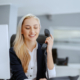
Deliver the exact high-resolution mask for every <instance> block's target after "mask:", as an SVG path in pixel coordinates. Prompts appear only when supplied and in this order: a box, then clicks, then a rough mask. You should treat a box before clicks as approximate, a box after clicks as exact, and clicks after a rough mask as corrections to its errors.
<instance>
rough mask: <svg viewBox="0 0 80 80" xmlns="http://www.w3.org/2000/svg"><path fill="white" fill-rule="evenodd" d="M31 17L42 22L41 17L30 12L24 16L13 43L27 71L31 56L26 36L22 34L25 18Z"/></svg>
mask: <svg viewBox="0 0 80 80" xmlns="http://www.w3.org/2000/svg"><path fill="white" fill-rule="evenodd" d="M29 18H35V19H36V20H38V21H39V24H40V20H39V18H37V17H36V16H34V15H32V14H28V15H26V16H24V17H22V18H21V20H20V21H19V24H18V27H17V33H16V38H15V40H14V43H13V44H14V51H15V53H16V55H17V57H18V58H19V59H20V61H21V63H22V67H23V70H24V72H25V73H26V72H27V70H28V65H29V62H30V58H31V57H30V54H29V52H28V49H27V46H26V45H25V42H24V36H23V35H22V34H21V28H22V25H23V23H24V20H25V19H29ZM40 28H41V26H40Z"/></svg>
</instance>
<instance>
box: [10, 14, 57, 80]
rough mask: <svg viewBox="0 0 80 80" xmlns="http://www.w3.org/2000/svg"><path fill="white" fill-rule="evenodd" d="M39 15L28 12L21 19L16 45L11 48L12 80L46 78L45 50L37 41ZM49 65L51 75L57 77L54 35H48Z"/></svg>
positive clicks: (40, 79)
mask: <svg viewBox="0 0 80 80" xmlns="http://www.w3.org/2000/svg"><path fill="white" fill-rule="evenodd" d="M40 28H41V26H40V20H39V18H38V17H36V16H34V15H32V14H28V15H26V16H24V17H22V19H21V20H20V22H19V24H18V27H17V33H16V38H15V40H14V46H13V47H11V48H10V67H11V73H12V76H11V79H10V80H27V79H31V80H46V66H45V62H44V51H43V50H41V45H40V44H39V43H38V42H37V41H36V39H37V38H38V35H39V32H40ZM45 43H47V44H48V46H47V66H48V71H49V76H50V78H51V77H55V76H56V71H55V67H54V63H53V58H52V46H53V37H52V35H51V37H47V38H46V40H45Z"/></svg>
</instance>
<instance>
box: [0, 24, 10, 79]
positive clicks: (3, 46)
mask: <svg viewBox="0 0 80 80" xmlns="http://www.w3.org/2000/svg"><path fill="white" fill-rule="evenodd" d="M9 62H10V61H9V41H8V25H0V79H9V78H10V63H9Z"/></svg>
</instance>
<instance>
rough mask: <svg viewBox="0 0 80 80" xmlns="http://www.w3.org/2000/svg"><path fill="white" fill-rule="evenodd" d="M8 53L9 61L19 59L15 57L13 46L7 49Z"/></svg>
mask: <svg viewBox="0 0 80 80" xmlns="http://www.w3.org/2000/svg"><path fill="white" fill-rule="evenodd" d="M9 55H10V60H11V61H13V60H18V61H20V59H19V58H18V57H17V55H16V53H15V51H14V48H13V47H11V48H10V49H9Z"/></svg>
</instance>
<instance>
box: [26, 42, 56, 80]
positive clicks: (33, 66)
mask: <svg viewBox="0 0 80 80" xmlns="http://www.w3.org/2000/svg"><path fill="white" fill-rule="evenodd" d="M37 49H38V43H37V45H36V47H35V48H34V49H33V51H32V52H31V51H29V54H30V56H31V60H30V62H29V66H28V70H27V73H25V74H26V76H27V77H28V79H31V80H33V79H34V78H36V76H37ZM48 72H49V78H51V77H55V76H56V70H55V67H54V68H53V69H52V70H49V69H48ZM46 75H47V74H46ZM28 79H25V80H28Z"/></svg>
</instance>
